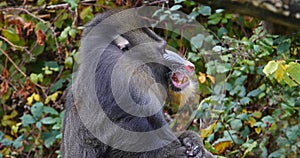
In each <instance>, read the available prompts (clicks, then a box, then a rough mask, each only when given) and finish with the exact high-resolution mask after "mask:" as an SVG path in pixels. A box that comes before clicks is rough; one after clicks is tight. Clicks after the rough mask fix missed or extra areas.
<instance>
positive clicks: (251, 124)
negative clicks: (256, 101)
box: [247, 117, 256, 127]
mask: <svg viewBox="0 0 300 158" xmlns="http://www.w3.org/2000/svg"><path fill="white" fill-rule="evenodd" d="M247 122H248V123H249V124H250V127H253V126H254V124H255V123H256V120H255V118H254V117H249V120H248V121H247Z"/></svg>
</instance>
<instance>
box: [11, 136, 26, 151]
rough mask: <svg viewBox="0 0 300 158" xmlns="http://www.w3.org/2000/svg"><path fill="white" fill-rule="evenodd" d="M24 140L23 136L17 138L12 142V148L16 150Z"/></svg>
mask: <svg viewBox="0 0 300 158" xmlns="http://www.w3.org/2000/svg"><path fill="white" fill-rule="evenodd" d="M24 138H25V136H24V135H21V136H19V137H18V138H17V139H16V140H15V141H14V142H13V146H14V147H15V148H16V149H18V148H19V147H21V146H22V142H23V140H24Z"/></svg>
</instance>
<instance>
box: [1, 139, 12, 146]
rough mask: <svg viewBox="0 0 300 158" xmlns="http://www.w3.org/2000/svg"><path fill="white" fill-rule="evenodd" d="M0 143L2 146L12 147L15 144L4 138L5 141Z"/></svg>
mask: <svg viewBox="0 0 300 158" xmlns="http://www.w3.org/2000/svg"><path fill="white" fill-rule="evenodd" d="M0 143H1V145H3V146H10V145H11V144H12V143H13V141H11V140H8V139H6V138H4V139H2V140H1V141H0Z"/></svg>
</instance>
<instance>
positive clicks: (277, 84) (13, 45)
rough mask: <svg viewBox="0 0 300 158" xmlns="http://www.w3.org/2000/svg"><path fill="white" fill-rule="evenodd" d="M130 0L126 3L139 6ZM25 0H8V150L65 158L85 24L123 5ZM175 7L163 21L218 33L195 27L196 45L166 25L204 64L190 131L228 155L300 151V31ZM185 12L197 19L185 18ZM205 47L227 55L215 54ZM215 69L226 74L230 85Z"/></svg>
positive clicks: (1, 65) (4, 80)
mask: <svg viewBox="0 0 300 158" xmlns="http://www.w3.org/2000/svg"><path fill="white" fill-rule="evenodd" d="M22 2H23V1H22ZM129 2H130V1H126V4H124V5H126V6H127V7H128V6H131V5H133V4H131V3H129ZM24 3H25V4H23V5H25V6H26V7H22V3H21V2H19V1H17V0H14V1H11V2H8V1H6V2H0V7H1V9H0V11H1V12H0V26H1V34H0V61H1V62H0V71H1V78H0V83H1V84H0V93H1V94H0V95H1V98H0V102H1V106H2V108H1V109H0V121H1V129H0V157H59V156H60V153H59V144H60V140H61V132H60V131H61V127H62V118H63V115H64V110H63V109H64V106H63V104H64V102H65V97H66V94H67V88H68V87H69V86H70V83H71V80H72V77H71V76H72V67H73V65H74V63H75V62H76V61H77V55H78V46H79V40H80V37H81V32H82V26H83V25H84V24H85V23H87V22H88V21H90V20H91V19H92V18H93V17H94V16H95V14H96V13H99V12H101V11H102V10H103V9H105V8H113V7H117V6H119V5H123V4H122V1H116V2H111V1H104V0H97V1H96V2H94V3H89V2H79V1H78V0H49V1H45V0H37V1H36V2H35V1H26V2H24ZM173 3H174V4H173ZM154 4H155V5H161V4H159V3H154ZM169 5H170V9H169V11H168V12H164V13H162V12H158V13H157V15H156V16H158V17H159V19H160V21H161V22H164V21H165V22H167V21H169V20H171V21H177V22H178V23H181V24H182V23H184V24H185V23H186V25H188V23H189V22H190V21H192V20H197V21H199V22H201V23H202V24H203V26H204V27H205V28H206V29H207V30H209V32H210V34H211V35H209V36H205V35H202V34H194V35H193V36H192V38H191V41H190V42H191V43H189V41H186V39H182V38H180V37H179V36H180V35H178V34H176V33H174V32H171V31H167V32H160V33H161V34H164V35H165V36H166V39H167V41H168V44H169V45H170V46H172V47H174V48H178V50H180V53H181V54H184V53H185V52H187V54H186V56H187V57H188V59H189V60H191V61H192V62H193V63H194V64H195V65H196V74H197V77H198V80H199V91H200V92H199V94H200V96H201V97H200V98H201V103H200V104H199V107H198V108H197V110H195V111H194V112H193V114H192V115H191V118H190V119H191V120H194V121H193V122H194V123H193V124H192V125H191V126H190V129H193V130H196V131H198V132H199V133H201V136H202V137H203V138H204V141H205V146H206V147H207V149H209V150H210V151H211V152H213V153H215V154H217V155H222V156H226V157H247V156H254V157H255V155H260V156H259V157H296V156H297V155H300V125H299V122H300V75H299V74H300V64H299V56H300V54H299V50H300V34H299V33H298V34H294V35H289V36H282V35H280V36H279V35H270V34H268V33H267V32H266V30H265V29H264V28H263V27H262V26H260V21H259V20H258V19H254V18H251V17H247V16H238V15H235V14H231V13H228V12H226V10H222V9H216V10H214V9H212V8H211V7H210V6H205V5H201V4H198V3H196V2H194V1H185V0H176V1H174V2H172V3H170V4H169ZM13 6H14V7H13ZM15 6H16V7H15ZM177 10H179V11H184V12H185V13H187V14H188V16H187V17H178V16H176V14H175V11H177ZM167 27H171V26H167ZM168 30H172V29H168ZM181 31H182V30H181ZM179 32H180V31H179ZM208 41H209V42H212V43H214V44H215V46H214V47H213V48H212V51H211V52H202V51H200V49H201V47H202V46H203V45H204V43H205V42H208ZM203 53H214V54H217V56H218V58H216V59H215V58H212V59H210V60H207V58H206V57H205V56H203ZM216 74H221V75H225V77H224V79H225V82H222V81H220V79H219V78H218V75H216ZM221 78H222V77H221ZM207 116H209V119H208V118H207ZM200 120H201V121H200ZM200 122H204V125H205V126H203V123H202V124H200Z"/></svg>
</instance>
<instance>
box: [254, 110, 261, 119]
mask: <svg viewBox="0 0 300 158" xmlns="http://www.w3.org/2000/svg"><path fill="white" fill-rule="evenodd" d="M252 116H253V117H255V118H257V119H259V118H261V116H262V113H261V112H260V111H255V112H254V113H252Z"/></svg>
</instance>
